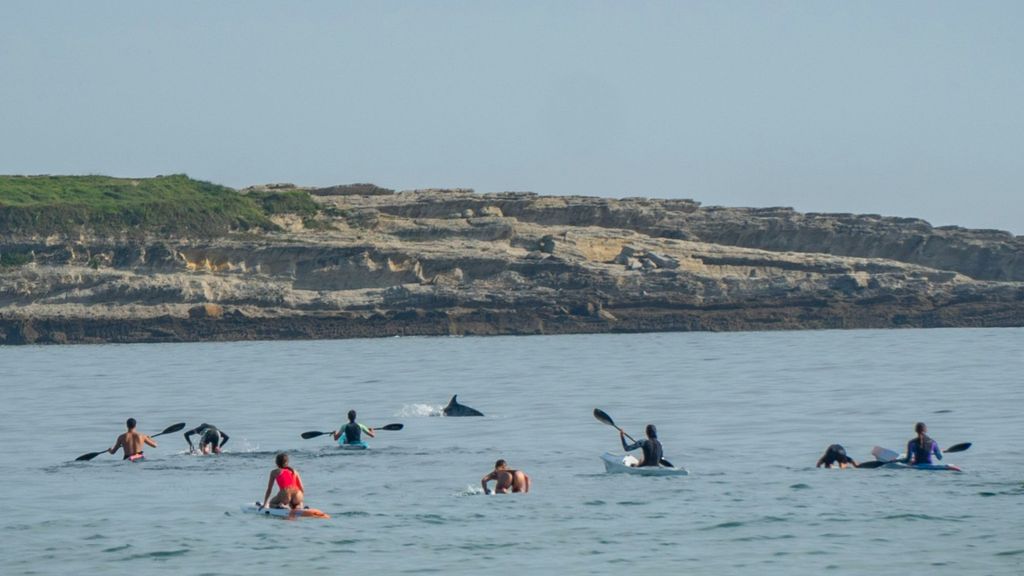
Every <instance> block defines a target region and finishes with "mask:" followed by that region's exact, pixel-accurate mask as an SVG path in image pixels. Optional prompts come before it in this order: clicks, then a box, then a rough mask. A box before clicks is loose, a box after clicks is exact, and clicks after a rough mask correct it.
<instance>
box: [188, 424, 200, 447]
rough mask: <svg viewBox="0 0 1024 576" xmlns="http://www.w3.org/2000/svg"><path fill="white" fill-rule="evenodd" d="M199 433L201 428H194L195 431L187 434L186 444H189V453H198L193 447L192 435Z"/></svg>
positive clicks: (192, 430)
mask: <svg viewBox="0 0 1024 576" xmlns="http://www.w3.org/2000/svg"><path fill="white" fill-rule="evenodd" d="M198 433H199V428H193V429H191V430H189V431H188V432H185V442H188V451H189V452H195V451H196V447H195V446H193V445H192V435H193V434H198Z"/></svg>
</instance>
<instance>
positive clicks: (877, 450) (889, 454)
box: [871, 446, 963, 472]
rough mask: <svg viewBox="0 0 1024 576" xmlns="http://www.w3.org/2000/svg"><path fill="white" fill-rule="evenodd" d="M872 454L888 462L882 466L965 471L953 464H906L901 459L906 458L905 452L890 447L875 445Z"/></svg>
mask: <svg viewBox="0 0 1024 576" xmlns="http://www.w3.org/2000/svg"><path fill="white" fill-rule="evenodd" d="M871 455H872V456H874V457H875V460H881V461H883V462H886V464H885V465H884V466H882V468H890V469H905V470H926V471H931V472H963V470H961V469H960V467H959V466H954V465H952V464H906V463H904V462H901V460H903V459H904V458H905V456H904V455H903V454H899V453H897V452H896V451H894V450H889V449H888V448H882V447H881V446H875V447H874V448H872V449H871Z"/></svg>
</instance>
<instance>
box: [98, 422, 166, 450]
mask: <svg viewBox="0 0 1024 576" xmlns="http://www.w3.org/2000/svg"><path fill="white" fill-rule="evenodd" d="M125 424H126V425H127V426H128V431H127V432H125V433H124V434H121V435H120V436H118V437H117V441H116V442H114V445H113V446H112V447H111V448H110V449H108V450H107V452H109V453H110V454H113V453H115V452H117V450H118V449H119V448H123V449H124V460H140V459H142V447H143V445H146V446H152V447H153V448H156V440H153V439H152V438H150V437H149V436H147V435H145V434H143V433H141V432H136V431H135V418H129V419H128V421H127V422H126V423H125Z"/></svg>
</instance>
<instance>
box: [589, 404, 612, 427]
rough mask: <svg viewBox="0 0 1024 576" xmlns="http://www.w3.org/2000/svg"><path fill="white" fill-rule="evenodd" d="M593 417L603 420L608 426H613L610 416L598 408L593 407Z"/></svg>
mask: <svg viewBox="0 0 1024 576" xmlns="http://www.w3.org/2000/svg"><path fill="white" fill-rule="evenodd" d="M594 418H597V419H598V420H599V421H600V422H604V423H605V424H607V425H609V426H615V421H614V420H612V417H611V416H609V415H608V414H607V413H606V412H605V411H604V410H601V409H600V408H594Z"/></svg>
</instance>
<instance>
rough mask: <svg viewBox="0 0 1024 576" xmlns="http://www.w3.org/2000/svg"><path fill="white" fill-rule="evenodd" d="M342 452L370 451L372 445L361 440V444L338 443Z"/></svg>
mask: <svg viewBox="0 0 1024 576" xmlns="http://www.w3.org/2000/svg"><path fill="white" fill-rule="evenodd" d="M338 448H339V449H341V450H368V449H369V448H370V445H369V444H367V443H366V442H363V441H362V440H360V441H359V442H338Z"/></svg>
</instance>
